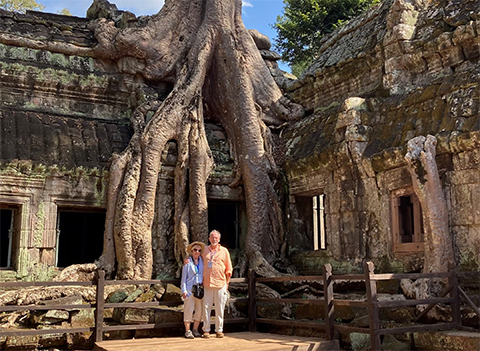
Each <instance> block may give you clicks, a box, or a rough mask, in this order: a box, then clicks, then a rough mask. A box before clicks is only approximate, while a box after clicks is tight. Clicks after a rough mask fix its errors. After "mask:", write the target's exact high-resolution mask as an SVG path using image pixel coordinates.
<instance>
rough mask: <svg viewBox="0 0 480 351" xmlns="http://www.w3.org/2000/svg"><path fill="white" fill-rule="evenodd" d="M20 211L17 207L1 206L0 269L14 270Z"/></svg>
mask: <svg viewBox="0 0 480 351" xmlns="http://www.w3.org/2000/svg"><path fill="white" fill-rule="evenodd" d="M18 210H19V208H18V207H16V206H9V205H4V204H1V205H0V268H1V269H5V268H7V269H8V268H13V259H14V257H15V256H14V252H15V248H16V241H17V232H18V229H19V228H18V220H17V219H18Z"/></svg>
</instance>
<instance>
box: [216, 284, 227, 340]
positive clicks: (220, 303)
mask: <svg viewBox="0 0 480 351" xmlns="http://www.w3.org/2000/svg"><path fill="white" fill-rule="evenodd" d="M227 297H228V295H227V286H226V285H225V286H224V287H223V288H221V289H219V290H217V294H215V332H216V333H223V319H224V315H225V305H226V304H227Z"/></svg>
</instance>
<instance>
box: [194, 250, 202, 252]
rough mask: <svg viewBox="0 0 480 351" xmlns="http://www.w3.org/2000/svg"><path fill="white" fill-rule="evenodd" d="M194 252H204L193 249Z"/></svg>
mask: <svg viewBox="0 0 480 351" xmlns="http://www.w3.org/2000/svg"><path fill="white" fill-rule="evenodd" d="M192 251H195V252H202V250H201V249H193V250H192Z"/></svg>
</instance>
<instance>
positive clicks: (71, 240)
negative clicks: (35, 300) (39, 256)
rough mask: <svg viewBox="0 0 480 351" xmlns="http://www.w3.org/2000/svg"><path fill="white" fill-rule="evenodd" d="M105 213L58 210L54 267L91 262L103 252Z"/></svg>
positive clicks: (100, 211) (68, 209) (61, 208)
mask: <svg viewBox="0 0 480 351" xmlns="http://www.w3.org/2000/svg"><path fill="white" fill-rule="evenodd" d="M104 230H105V210H96V209H83V208H69V207H59V208H58V213H57V245H56V247H57V250H56V266H57V267H61V268H63V267H67V266H69V265H72V264H79V263H93V262H94V261H95V260H96V259H97V258H99V257H100V255H101V254H102V250H103V232H104Z"/></svg>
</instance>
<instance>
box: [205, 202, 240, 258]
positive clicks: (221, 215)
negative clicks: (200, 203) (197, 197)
mask: <svg viewBox="0 0 480 351" xmlns="http://www.w3.org/2000/svg"><path fill="white" fill-rule="evenodd" d="M240 205H241V203H240V202H235V201H209V203H208V226H209V228H210V230H213V229H216V230H218V231H219V232H220V233H221V234H222V238H221V244H222V245H223V246H225V247H226V248H228V249H229V250H236V249H240V248H241V247H242V246H243V245H242V243H241V240H240V233H241V228H240Z"/></svg>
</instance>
